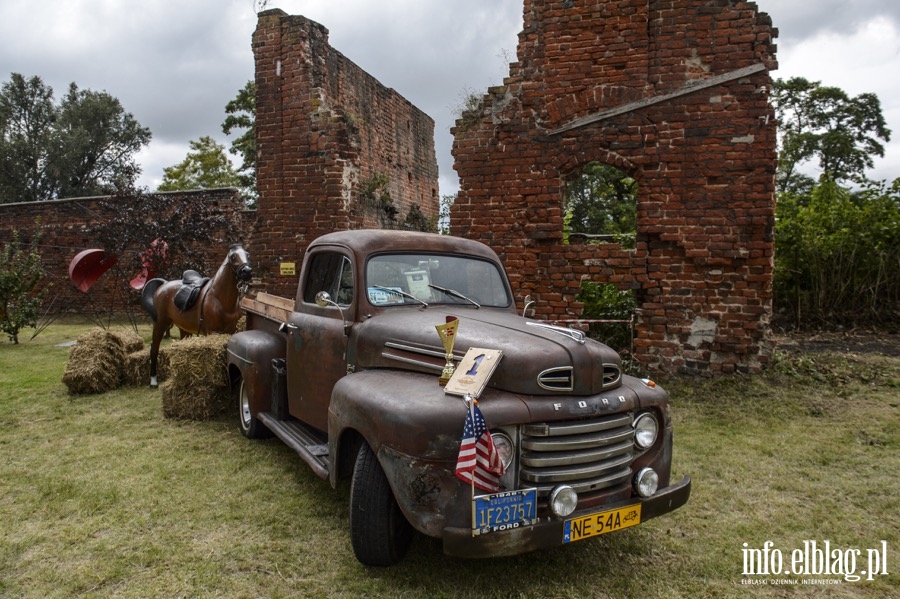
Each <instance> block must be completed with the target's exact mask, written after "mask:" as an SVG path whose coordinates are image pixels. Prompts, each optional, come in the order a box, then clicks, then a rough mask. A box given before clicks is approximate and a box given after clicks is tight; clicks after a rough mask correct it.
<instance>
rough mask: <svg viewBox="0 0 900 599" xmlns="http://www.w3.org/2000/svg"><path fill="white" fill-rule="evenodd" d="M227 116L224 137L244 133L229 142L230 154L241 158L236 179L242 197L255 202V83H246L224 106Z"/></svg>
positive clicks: (223, 126) (223, 129)
mask: <svg viewBox="0 0 900 599" xmlns="http://www.w3.org/2000/svg"><path fill="white" fill-rule="evenodd" d="M225 112H226V114H228V116H227V117H225V121H224V122H223V123H222V131H223V132H224V133H225V135H231V132H232V131H234V130H235V129H244V130H245V131H244V132H243V133H242V134H241V135H240V136H238V137H237V138H236V139H235V140H234V141H232V142H231V153H232V154H236V155H238V156H240V157H241V165H240V166H239V167H238V177H239V178H240V181H241V191H242V192H243V193H244V196H245V197H247V198H250V199H252V200H255V199H256V198H257V197H259V193H258V191H257V189H256V83H254V82H253V81H248V82H247V84H246V85H245V86H244V87H243V88H241V90H240V91H239V92H238V93H237V96H235V98H234V99H233V100H231V101H230V102H229V103H228V104H226V105H225Z"/></svg>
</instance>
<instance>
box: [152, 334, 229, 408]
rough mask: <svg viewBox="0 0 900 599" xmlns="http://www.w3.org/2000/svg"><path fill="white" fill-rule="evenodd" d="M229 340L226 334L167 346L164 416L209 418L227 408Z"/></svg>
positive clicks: (163, 391)
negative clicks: (167, 363)
mask: <svg viewBox="0 0 900 599" xmlns="http://www.w3.org/2000/svg"><path fill="white" fill-rule="evenodd" d="M228 339H229V335H209V336H207V337H190V338H188V339H182V340H180V341H175V342H173V343H172V345H171V346H169V350H168V353H169V380H168V381H167V382H166V383H165V384H164V385H162V387H161V390H162V406H163V416H165V417H166V418H178V419H184V420H208V419H209V418H211V417H213V416H217V415H218V414H220V413H222V412H223V411H224V410H225V409H226V408H227V406H228V400H229V396H230V390H229V380H228V365H227V361H226V346H227V344H228Z"/></svg>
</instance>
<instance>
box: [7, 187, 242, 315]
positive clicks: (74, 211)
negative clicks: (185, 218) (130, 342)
mask: <svg viewBox="0 0 900 599" xmlns="http://www.w3.org/2000/svg"><path fill="white" fill-rule="evenodd" d="M161 195H167V196H178V197H179V199H181V200H182V201H184V202H209V203H212V204H214V205H215V206H216V207H217V208H221V209H222V210H223V211H224V212H225V213H229V214H234V215H235V217H234V218H237V219H239V218H240V214H241V209H242V207H243V200H242V199H241V196H240V194H239V193H238V192H237V191H236V190H234V189H215V190H203V191H196V192H190V191H188V192H176V193H167V194H161ZM140 201H142V200H141V199H140V198H137V199H130V198H110V197H91V198H70V199H62V200H52V201H47V202H23V203H13V204H0V245H3V244H6V243H7V242H8V241H9V240H10V239H11V238H12V234H13V232H14V231H18V232H19V239H20V240H21V241H26V242H27V241H30V240H31V239H32V237H33V234H34V229H35V219H36V218H40V224H41V227H40V229H41V239H40V245H39V248H38V250H39V252H40V254H41V261H42V263H43V264H44V269H45V271H46V277H45V283H46V284H47V285H49V287H48V288H47V295H46V296H45V299H44V304H43V309H44V311H45V312H47V313H48V314H51V315H53V314H59V313H63V312H87V313H91V314H104V313H109V312H110V311H111V310H114V311H116V312H121V311H123V310H125V309H126V308H127V309H128V310H130V311H131V312H133V313H136V312H139V313H140V314H143V311H141V310H140V308H136V306H137V301H138V293H137V292H136V291H134V290H133V289H131V288H130V287H128V284H127V283H128V281H130V280H131V278H132V277H134V276H135V275H136V274H138V272H139V268H136V267H135V266H134V260H135V259H136V256H137V255H139V253H140V252H141V251H142V250H143V249H144V248H133V250H134V251H133V252H131V255H127V256H118V260H119V263H118V264H117V265H116V266H114V267H113V268H111V269H110V270H109V271H107V272H106V273H105V274H104V275H103V276H102V277H101V278H100V279H99V280H98V281H97V283H96V284H95V285H94V286H93V287H92V288H91V290H90V292H89V293H87V294H85V293H82V292H81V291H78V290H77V289H76V288H75V287H74V285H73V284H72V283H71V282H70V280H69V274H68V269H69V263H70V262H71V261H72V258H74V257H75V256H76V255H77V254H78V253H79V252H81V251H82V250H87V249H94V248H100V247H102V246H101V245H100V242H99V240H98V239H97V238H96V236H95V235H94V234H93V233H92V231H93V230H94V229H95V228H96V227H97V226H98V225H100V224H102V223H103V222H104V221H106V220H108V219H111V218H112V217H113V215H114V213H115V214H119V213H121V212H123V211H127V210H129V206H128V204H129V203H131V202H140ZM250 219H252V216H251V217H250ZM136 226H139V225H136ZM219 236H224V234H222V235H219ZM235 241H244V242H245V243H246V240H244V239H223V242H222V245H220V246H217V247H210V248H204V249H203V250H202V251H200V252H199V254H198V255H199V256H200V259H199V260H198V261H197V262H191V264H190V265H189V266H190V267H192V268H194V269H196V270H198V271H200V272H202V273H205V274H213V273H214V272H215V270H216V269H217V268H218V267H219V265H220V264H221V263H222V260H223V259H224V257H225V254H226V253H227V251H228V244H229V243H230V242H235ZM182 266H185V265H182ZM170 274H171V277H170V278H175V277H176V276H177V273H160V276H165V275H170Z"/></svg>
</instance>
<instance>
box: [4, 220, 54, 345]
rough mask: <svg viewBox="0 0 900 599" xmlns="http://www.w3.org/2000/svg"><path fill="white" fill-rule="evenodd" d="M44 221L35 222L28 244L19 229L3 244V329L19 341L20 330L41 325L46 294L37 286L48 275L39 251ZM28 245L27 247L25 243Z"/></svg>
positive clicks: (11, 338) (10, 337) (11, 339)
mask: <svg viewBox="0 0 900 599" xmlns="http://www.w3.org/2000/svg"><path fill="white" fill-rule="evenodd" d="M39 238H40V224H39V223H38V224H36V225H35V234H34V236H33V238H32V240H31V243H30V244H28V245H27V246H25V244H23V243H22V242H20V240H19V232H18V231H15V232H13V234H12V239H10V241H9V242H7V243H6V244H5V245H4V246H3V247H2V248H0V331H3V332H4V333H6V334H7V335H9V340H10V341H12V342H13V343H19V331H21V330H22V329H23V328H25V327H34V326H37V319H38V314H39V310H40V307H41V299H42V294H41V293H37V292H36V291H35V289H36V288H37V286H38V283H40V281H41V279H43V277H44V267H43V265H42V264H41V256H40V254H39V253H38V251H37V243H38V240H39ZM23 246H24V247H23Z"/></svg>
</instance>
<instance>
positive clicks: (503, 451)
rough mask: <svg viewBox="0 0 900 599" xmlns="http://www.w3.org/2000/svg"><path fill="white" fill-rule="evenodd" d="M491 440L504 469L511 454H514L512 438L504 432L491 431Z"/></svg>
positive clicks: (510, 459)
mask: <svg viewBox="0 0 900 599" xmlns="http://www.w3.org/2000/svg"><path fill="white" fill-rule="evenodd" d="M491 441H493V443H494V449H496V450H497V453H498V454H500V461H501V462H503V468H504V470H505V469H506V468H509V465H510V464H511V463H512V460H513V456H514V455H515V454H516V448H515V447H513V442H512V439H510V438H509V437H507V436H506V435H505V434H504V433H491Z"/></svg>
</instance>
